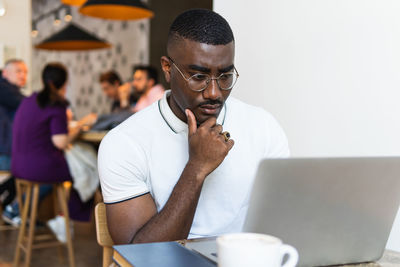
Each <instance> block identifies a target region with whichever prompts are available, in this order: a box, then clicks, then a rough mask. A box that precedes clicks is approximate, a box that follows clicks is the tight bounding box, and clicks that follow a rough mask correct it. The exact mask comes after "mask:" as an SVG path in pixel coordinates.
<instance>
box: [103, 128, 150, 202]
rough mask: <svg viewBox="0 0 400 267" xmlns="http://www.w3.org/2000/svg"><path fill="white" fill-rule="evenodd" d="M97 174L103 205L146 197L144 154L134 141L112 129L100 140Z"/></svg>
mask: <svg viewBox="0 0 400 267" xmlns="http://www.w3.org/2000/svg"><path fill="white" fill-rule="evenodd" d="M98 170H99V177H100V183H101V189H102V193H103V198H104V202H105V203H107V204H111V203H118V202H122V201H125V200H129V199H132V198H135V197H138V196H141V195H144V194H146V193H148V192H149V191H150V190H149V187H148V185H147V177H148V165H147V161H146V154H145V152H144V150H143V149H142V147H141V146H140V144H139V142H138V141H137V140H135V138H134V137H132V136H128V135H127V134H125V133H123V132H121V131H119V129H117V128H116V129H114V130H112V131H111V132H109V133H108V134H107V135H106V136H105V137H104V138H103V140H102V142H101V144H100V148H99V152H98Z"/></svg>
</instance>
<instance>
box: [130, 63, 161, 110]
mask: <svg viewBox="0 0 400 267" xmlns="http://www.w3.org/2000/svg"><path fill="white" fill-rule="evenodd" d="M132 86H133V89H134V91H135V94H138V95H140V98H139V100H138V101H137V103H136V105H135V107H134V108H133V110H132V111H133V112H138V111H140V110H142V109H144V108H146V107H148V106H150V105H151V104H153V103H154V102H156V101H157V100H159V99H161V97H162V96H163V95H164V91H165V90H164V87H163V86H162V85H161V84H158V72H157V69H155V68H154V67H151V66H144V65H140V66H136V67H135V70H134V74H133V81H132Z"/></svg>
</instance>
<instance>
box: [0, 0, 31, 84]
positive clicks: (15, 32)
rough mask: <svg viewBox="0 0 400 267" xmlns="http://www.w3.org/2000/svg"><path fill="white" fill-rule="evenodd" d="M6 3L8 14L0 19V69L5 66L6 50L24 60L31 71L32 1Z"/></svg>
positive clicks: (11, 0) (19, 0) (20, 0)
mask: <svg viewBox="0 0 400 267" xmlns="http://www.w3.org/2000/svg"><path fill="white" fill-rule="evenodd" d="M6 3H7V13H6V14H5V15H4V16H3V17H0V51H1V52H0V68H2V67H3V66H4V62H3V60H4V58H3V56H4V49H11V50H12V51H13V52H12V54H14V55H15V57H18V58H21V59H23V60H24V61H25V62H26V64H27V66H28V69H29V70H30V69H31V68H30V66H31V34H30V33H31V0H6ZM28 77H30V76H28ZM29 80H30V78H29ZM29 84H30V83H29V82H28V86H29Z"/></svg>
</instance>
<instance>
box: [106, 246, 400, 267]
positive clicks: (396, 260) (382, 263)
mask: <svg viewBox="0 0 400 267" xmlns="http://www.w3.org/2000/svg"><path fill="white" fill-rule="evenodd" d="M203 240H204V239H203ZM177 242H178V243H180V244H181V245H183V246H185V245H186V244H188V243H190V242H196V239H193V240H179V241H177ZM113 259H114V261H115V263H117V264H118V265H119V266H121V267H133V266H132V265H131V264H130V263H129V262H128V261H127V260H126V259H125V258H124V255H121V254H120V253H118V252H117V251H116V250H114V254H113ZM215 266H217V265H215ZM337 266H340V267H396V266H400V252H395V251H391V250H385V252H384V254H383V257H382V258H381V259H380V260H379V261H378V262H371V263H362V264H348V265H337ZM171 267H173V266H171Z"/></svg>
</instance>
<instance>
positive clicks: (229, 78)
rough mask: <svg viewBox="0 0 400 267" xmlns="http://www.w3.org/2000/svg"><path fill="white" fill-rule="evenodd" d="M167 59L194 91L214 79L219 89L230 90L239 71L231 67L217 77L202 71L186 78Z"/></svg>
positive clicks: (200, 90)
mask: <svg viewBox="0 0 400 267" xmlns="http://www.w3.org/2000/svg"><path fill="white" fill-rule="evenodd" d="M168 59H169V60H170V61H171V62H172V64H173V65H174V66H175V68H176V69H177V70H178V71H179V73H180V74H181V75H182V77H183V79H185V80H186V82H187V83H188V85H189V88H190V89H191V90H192V91H196V92H202V91H204V90H205V89H206V88H207V86H208V84H209V83H210V81H211V80H216V81H217V84H218V87H219V89H221V90H225V91H227V90H231V89H232V88H233V86H235V83H236V81H237V79H238V77H239V73H238V72H237V70H236V68H235V67H233V71H230V72H225V73H222V74H221V75H219V76H218V77H217V78H212V77H211V76H210V75H209V74H204V73H196V74H194V75H192V76H190V77H189V78H186V77H185V75H184V74H183V72H182V71H181V70H180V69H179V68H178V66H177V65H176V64H175V62H174V60H173V59H172V58H170V57H168Z"/></svg>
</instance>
